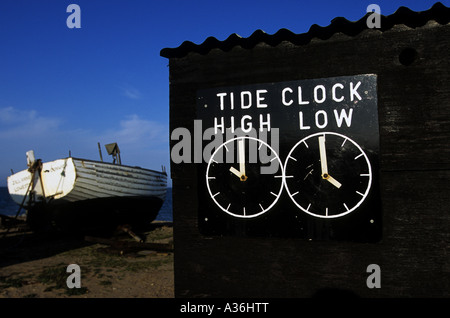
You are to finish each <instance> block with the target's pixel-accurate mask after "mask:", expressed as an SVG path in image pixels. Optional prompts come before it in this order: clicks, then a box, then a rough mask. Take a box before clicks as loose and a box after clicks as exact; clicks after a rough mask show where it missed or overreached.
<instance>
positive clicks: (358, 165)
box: [284, 132, 372, 218]
mask: <svg viewBox="0 0 450 318" xmlns="http://www.w3.org/2000/svg"><path fill="white" fill-rule="evenodd" d="M284 172H285V177H284V183H285V187H286V190H287V192H288V194H289V196H290V198H291V200H292V201H293V202H294V203H295V205H296V206H297V207H298V208H299V209H300V210H302V211H303V212H305V213H308V214H310V215H312V216H314V217H319V218H338V217H342V216H344V215H347V214H349V213H351V212H353V211H355V210H356V209H357V208H358V207H359V206H360V205H361V204H362V202H363V201H364V200H365V199H366V197H367V195H368V193H369V191H370V188H371V185H372V168H371V165H370V162H369V159H368V157H367V155H366V153H365V152H364V151H363V150H362V148H361V147H360V146H359V145H358V144H357V143H356V142H355V141H353V140H352V139H350V138H349V137H347V136H344V135H342V134H339V133H334V132H320V133H316V134H312V135H310V136H307V137H306V138H303V139H302V140H300V141H299V142H297V144H295V145H294V147H292V149H291V151H290V152H289V155H288V156H287V158H286V161H285V165H284Z"/></svg>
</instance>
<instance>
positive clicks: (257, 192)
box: [206, 136, 283, 218]
mask: <svg viewBox="0 0 450 318" xmlns="http://www.w3.org/2000/svg"><path fill="white" fill-rule="evenodd" d="M252 147H253V148H252ZM234 151H237V159H238V160H232V161H233V162H231V163H227V160H226V155H227V153H229V152H233V154H234V158H236V155H235V152H234ZM254 154H257V155H256V156H255V155H254ZM262 154H263V156H261V155H262ZM261 158H263V160H261ZM274 161H275V162H274ZM274 164H275V165H274ZM274 166H277V169H275V170H276V171H275V170H274V169H269V167H274ZM264 169H265V170H264ZM271 170H274V171H271ZM268 171H270V173H267V172H268ZM206 184H207V188H208V192H209V195H210V197H211V199H212V200H213V201H214V203H215V204H216V205H217V206H218V207H219V208H220V209H221V210H222V211H223V212H225V213H227V214H228V215H231V216H233V217H237V218H254V217H258V216H260V215H262V214H264V213H266V212H268V211H269V210H270V209H271V208H272V207H273V206H274V205H275V204H276V202H277V201H278V199H279V197H280V195H281V192H282V190H283V164H282V162H281V160H280V158H279V156H278V154H277V153H276V151H275V150H274V149H273V148H272V147H271V146H270V145H269V144H267V143H266V142H264V141H262V140H260V139H257V138H254V137H249V136H244V137H236V138H233V139H230V140H228V141H226V142H225V143H223V144H221V145H220V146H219V147H218V148H217V149H216V150H215V152H214V153H213V155H212V156H211V159H210V160H209V162H208V167H207V169H206Z"/></svg>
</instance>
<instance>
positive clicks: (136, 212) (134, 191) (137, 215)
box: [8, 157, 167, 229]
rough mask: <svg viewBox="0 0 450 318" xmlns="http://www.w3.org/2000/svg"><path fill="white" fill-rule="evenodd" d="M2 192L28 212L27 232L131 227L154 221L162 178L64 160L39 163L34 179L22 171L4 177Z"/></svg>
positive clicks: (108, 165)
mask: <svg viewBox="0 0 450 318" xmlns="http://www.w3.org/2000/svg"><path fill="white" fill-rule="evenodd" d="M32 179H33V181H34V182H31V181H32ZM30 185H31V186H30ZM8 189H9V193H10V195H11V197H12V199H13V200H14V201H15V202H16V203H17V204H19V205H21V204H23V207H24V208H25V209H27V210H28V212H27V219H28V220H29V223H30V225H32V227H33V228H39V227H47V226H48V225H49V224H53V225H56V226H57V227H59V228H61V229H76V228H92V227H113V226H116V225H121V224H130V225H133V226H137V225H140V224H144V223H149V222H151V221H153V220H154V219H155V218H156V216H157V214H158V211H159V210H160V208H161V206H162V204H163V202H164V200H165V196H166V191H167V175H166V173H165V172H158V171H154V170H149V169H143V168H140V167H131V166H124V165H116V164H111V163H105V162H99V161H93V160H86V159H77V158H72V157H70V158H65V159H58V160H55V161H51V162H45V163H43V164H42V168H41V169H40V170H39V171H38V173H35V174H33V173H32V172H30V171H28V170H23V171H20V172H18V173H16V174H14V175H12V176H10V177H9V178H8ZM29 190H32V192H33V200H31V201H29Z"/></svg>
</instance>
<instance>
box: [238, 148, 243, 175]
mask: <svg viewBox="0 0 450 318" xmlns="http://www.w3.org/2000/svg"><path fill="white" fill-rule="evenodd" d="M238 143H239V172H240V173H241V175H242V176H245V148H244V140H243V139H241V140H239V141H238Z"/></svg>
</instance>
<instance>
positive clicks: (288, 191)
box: [283, 131, 372, 219]
mask: <svg viewBox="0 0 450 318" xmlns="http://www.w3.org/2000/svg"><path fill="white" fill-rule="evenodd" d="M326 134H329V135H337V136H340V137H343V138H345V139H348V140H349V141H350V142H352V143H353V144H354V145H355V146H356V147H357V148H358V149H359V150H360V151H361V153H362V154H363V156H364V158H365V160H366V162H367V166H368V168H369V182H368V183H367V187H366V191H365V192H364V194H363V196H362V199H361V200H359V202H358V203H357V204H356V205H355V206H353V207H352V208H351V209H349V210H348V211H345V212H343V213H339V214H334V215H328V216H327V215H321V214H316V213H312V212H310V211H307V210H306V209H305V208H303V207H302V206H301V205H300V204H298V203H297V201H295V200H294V198H293V196H292V195H291V191H290V190H289V186H288V185H287V181H286V175H283V185H284V188H286V191H287V193H288V195H289V197H290V198H291V201H292V202H294V204H295V205H296V206H297V207H298V208H300V210H302V211H303V212H305V213H307V214H309V215H312V216H314V217H318V218H323V219H334V218H339V217H342V216H344V215H347V214H349V213H351V212H353V211H354V210H356V209H357V208H358V207H359V206H360V205H361V204H362V203H363V202H364V200H365V199H366V198H367V195H368V194H369V191H370V188H371V187H372V165H371V163H370V160H369V158H368V157H367V155H366V153H365V151H364V150H363V149H362V148H361V147H360V146H359V144H358V143H357V142H356V141H354V140H353V139H351V138H350V137H348V136H345V135H343V134H340V133H336V132H333V131H322V132H318V133H314V134H311V135H308V136H306V137H305V138H303V139H301V140H300V141H298V142H297V143H296V144H295V145H294V146H293V147H292V148H291V150H290V151H289V154H288V155H287V157H286V161H285V163H284V166H283V172H284V173H286V168H287V164H288V161H289V158H290V156H291V154H292V152H293V151H294V149H295V148H297V146H298V145H299V144H301V143H302V142H303V141H305V140H307V139H309V138H312V137H315V136H320V135H326Z"/></svg>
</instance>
